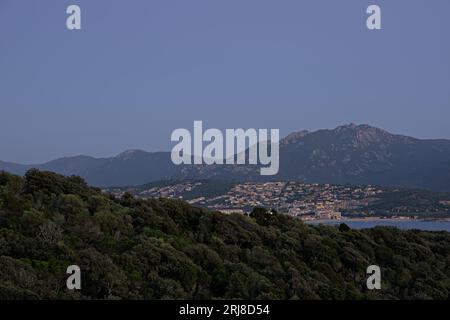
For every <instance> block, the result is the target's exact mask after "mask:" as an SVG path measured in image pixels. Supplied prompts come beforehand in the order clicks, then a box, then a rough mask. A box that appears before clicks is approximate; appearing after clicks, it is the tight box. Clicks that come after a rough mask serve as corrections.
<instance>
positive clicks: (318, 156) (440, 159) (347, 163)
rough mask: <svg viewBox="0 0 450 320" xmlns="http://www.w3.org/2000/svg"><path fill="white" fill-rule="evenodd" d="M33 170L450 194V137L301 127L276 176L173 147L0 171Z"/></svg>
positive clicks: (283, 148) (126, 180)
mask: <svg viewBox="0 0 450 320" xmlns="http://www.w3.org/2000/svg"><path fill="white" fill-rule="evenodd" d="M32 167H34V168H38V169H41V170H48V171H54V172H57V173H60V174H64V175H79V176H81V177H83V178H85V179H86V180H87V181H88V182H89V183H90V184H93V185H96V186H127V185H139V184H144V183H148V182H152V181H157V180H165V179H227V180H229V179H234V180H241V181H245V180H262V179H270V180H294V181H304V182H317V183H336V184H343V183H351V184H378V185H386V186H402V187H411V188H425V189H432V190H439V191H450V140H443V139H442V140H421V139H416V138H412V137H407V136H402V135H395V134H391V133H389V132H387V131H384V130H382V129H379V128H375V127H371V126H369V125H355V124H349V125H343V126H339V127H337V128H335V129H332V130H318V131H315V132H307V131H300V132H296V133H292V134H290V135H288V136H287V137H286V138H284V139H282V141H281V142H280V172H279V174H278V175H277V176H272V177H261V176H260V175H259V170H258V167H257V166H248V165H247V166H246V165H242V166H237V165H213V166H206V165H195V166H194V165H189V166H186V165H182V166H175V165H173V164H172V162H171V160H170V153H169V152H156V153H152V152H145V151H141V150H130V151H126V152H124V153H121V154H120V155H118V156H116V157H112V158H99V159H97V158H92V157H87V156H77V157H71V158H61V159H57V160H54V161H50V162H48V163H45V164H38V165H31V166H29V165H20V164H13V163H5V162H0V170H6V171H9V172H12V173H15V174H20V175H23V174H24V173H25V172H26V171H27V170H29V169H30V168H32Z"/></svg>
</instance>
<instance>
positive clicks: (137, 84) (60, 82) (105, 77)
mask: <svg viewBox="0 0 450 320" xmlns="http://www.w3.org/2000/svg"><path fill="white" fill-rule="evenodd" d="M74 3H76V4H78V5H79V6H80V7H81V9H82V26H83V27H82V30H79V31H68V30H67V29H66V25H65V20H66V18H67V14H66V8H67V6H68V5H69V4H74ZM369 4H377V5H379V6H380V7H381V9H382V30H378V31H369V30H368V29H367V28H366V25H365V22H366V18H367V14H366V9H367V7H368V5H369ZM449 12H450V2H449V1H446V0H435V1H433V2H432V3H430V2H424V1H419V0H409V1H407V0H399V1H386V0H377V1H366V0H348V1H345V2H344V1H342V2H341V1H332V0H306V1H301V2H300V1H296V0H280V1H275V0H248V1H245V2H242V1H238V0H229V1H214V2H211V1H208V0H190V1H182V0H170V1H145V0H135V1H133V2H129V1H128V2H127V1H124V0H108V1H106V0H97V1H88V0H78V1H69V0H48V1H32V0H23V1H13V0H0V87H1V88H2V91H1V94H0V115H1V120H2V122H1V125H0V137H1V138H0V160H2V161H7V162H14V163H22V164H38V163H44V162H47V161H50V160H53V159H57V158H60V157H65V156H74V155H89V156H94V157H111V156H114V155H117V154H119V153H121V152H123V151H125V150H129V149H142V150H147V151H152V152H153V151H168V150H170V147H171V145H172V144H171V142H170V134H171V132H172V131H173V130H174V129H177V128H188V129H189V128H192V125H193V121H194V120H202V121H203V122H204V125H205V127H208V128H219V129H225V128H277V129H280V134H281V136H286V135H287V134H289V133H291V132H294V131H300V130H309V131H315V130H318V129H332V128H335V127H337V126H339V125H343V124H347V123H357V124H363V123H367V124H369V125H371V126H375V127H379V128H382V129H384V130H386V131H389V132H391V133H395V134H402V135H407V136H412V137H416V138H421V139H450V126H449V125H448V123H449V120H448V119H449V118H450V90H449V85H450V59H449V57H450V42H449V41H448V30H449V29H448V28H449V27H448V13H449Z"/></svg>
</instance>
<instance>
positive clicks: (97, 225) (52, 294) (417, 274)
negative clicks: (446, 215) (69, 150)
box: [0, 170, 450, 299]
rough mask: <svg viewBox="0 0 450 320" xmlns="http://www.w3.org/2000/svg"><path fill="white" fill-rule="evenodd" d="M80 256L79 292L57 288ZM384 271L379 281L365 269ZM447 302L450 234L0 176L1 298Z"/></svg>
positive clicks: (52, 178) (49, 176)
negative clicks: (317, 223) (355, 226)
mask: <svg viewBox="0 0 450 320" xmlns="http://www.w3.org/2000/svg"><path fill="white" fill-rule="evenodd" d="M73 264H76V265H79V266H80V268H81V271H82V289H81V290H80V291H69V290H68V289H66V277H67V275H66V268H67V266H69V265H73ZM373 264H375V265H379V266H380V267H381V268H382V276H383V277H382V290H381V291H375V292H372V291H368V290H367V289H366V277H367V276H366V273H365V272H366V268H367V267H368V266H369V265H373ZM19 298H29V299H67V298H68V299H92V298H95V299H115V298H121V299H212V298H237V299H380V298H381V299H449V298H450V234H449V233H445V232H441V233H432V232H420V231H400V230H397V229H391V228H382V227H380V228H375V229H372V230H365V231H356V230H350V229H348V228H347V227H346V226H345V225H342V226H341V227H340V228H335V227H325V226H321V227H312V226H307V225H305V224H303V223H302V222H301V221H298V220H294V219H292V218H289V217H286V216H283V215H279V214H270V213H268V212H266V211H264V210H263V209H256V210H254V211H253V213H252V214H251V216H250V217H247V216H243V215H224V214H220V213H215V212H208V211H205V210H203V209H199V208H194V207H192V206H190V205H188V204H187V203H185V202H181V201H174V200H166V199H155V200H147V201H143V200H136V199H133V198H132V197H131V196H129V195H125V196H124V197H122V198H121V199H115V198H114V197H113V196H109V195H104V194H102V193H101V192H100V190H98V189H95V188H90V187H88V186H87V185H86V183H85V182H84V181H83V180H82V179H81V178H78V177H70V178H64V177H63V176H60V175H56V174H53V173H49V172H40V171H36V170H32V171H29V172H28V173H27V174H26V175H25V176H24V177H23V178H22V177H19V176H15V175H10V174H7V173H0V299H19Z"/></svg>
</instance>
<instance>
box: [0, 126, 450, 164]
mask: <svg viewBox="0 0 450 320" xmlns="http://www.w3.org/2000/svg"><path fill="white" fill-rule="evenodd" d="M348 125H356V126H361V125H368V126H370V127H375V126H372V125H370V124H368V123H343V124H341V125H339V126H336V127H333V128H319V129H316V130H307V129H299V130H296V131H292V132H288V133H287V134H284V135H281V137H280V138H281V139H283V138H286V137H287V136H288V135H289V134H292V133H296V132H300V131H304V130H306V131H308V133H312V132H315V131H319V130H334V129H336V128H337V127H340V126H348ZM375 128H378V129H381V130H385V129H384V128H379V127H375ZM204 129H205V130H206V129H209V128H204ZM385 131H387V132H389V133H390V134H394V135H402V136H407V135H404V134H402V133H399V132H392V131H389V130H385ZM409 137H412V138H416V139H419V140H442V139H444V140H450V139H447V138H431V139H429V138H422V137H415V136H409ZM127 151H144V152H150V153H158V152H171V150H170V148H167V149H165V150H164V149H161V150H148V149H143V148H126V149H123V150H120V151H119V152H117V153H115V154H105V155H97V156H95V155H91V154H83V153H80V154H66V155H60V156H58V157H55V158H52V159H48V160H45V161H41V162H17V161H7V160H4V159H1V158H0V161H3V162H7V163H14V164H22V165H38V164H43V163H47V162H50V161H53V160H58V159H62V158H72V157H78V156H87V157H93V158H97V159H101V158H113V157H116V156H119V155H120V154H122V153H125V152H127Z"/></svg>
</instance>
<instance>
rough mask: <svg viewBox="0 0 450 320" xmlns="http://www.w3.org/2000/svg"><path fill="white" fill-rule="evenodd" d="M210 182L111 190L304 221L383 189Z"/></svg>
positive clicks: (360, 203) (353, 206)
mask: <svg viewBox="0 0 450 320" xmlns="http://www.w3.org/2000/svg"><path fill="white" fill-rule="evenodd" d="M208 183H211V182H209V181H180V182H177V183H170V184H166V185H165V184H162V185H153V186H147V187H141V188H128V189H111V190H108V191H109V192H111V193H113V194H115V195H116V196H121V195H123V194H124V193H125V192H128V193H131V194H132V195H134V196H136V197H138V198H142V199H149V198H172V199H182V200H185V201H187V202H189V203H190V204H192V205H195V206H199V207H204V208H208V209H210V210H214V211H220V212H223V213H242V214H245V213H249V212H250V211H251V210H252V209H253V208H255V207H265V208H268V209H272V210H276V211H277V212H280V213H285V214H288V215H290V216H294V217H299V218H301V219H303V220H323V219H326V220H340V219H341V218H342V214H343V213H344V212H349V211H354V210H357V209H358V208H364V207H367V206H368V205H370V204H371V203H373V202H374V201H376V200H377V199H378V197H379V196H380V195H381V194H382V193H383V192H384V191H383V189H381V188H377V187H375V186H370V185H369V186H346V185H330V184H305V183H300V182H282V181H279V182H245V183H235V184H233V185H230V186H229V188H227V189H226V190H223V192H221V190H220V191H217V192H211V193H210V194H208V192H204V193H202V194H201V195H200V194H197V193H198V192H197V193H196V192H195V190H196V189H200V188H207V189H212V188H208V185H207V184H208Z"/></svg>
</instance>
